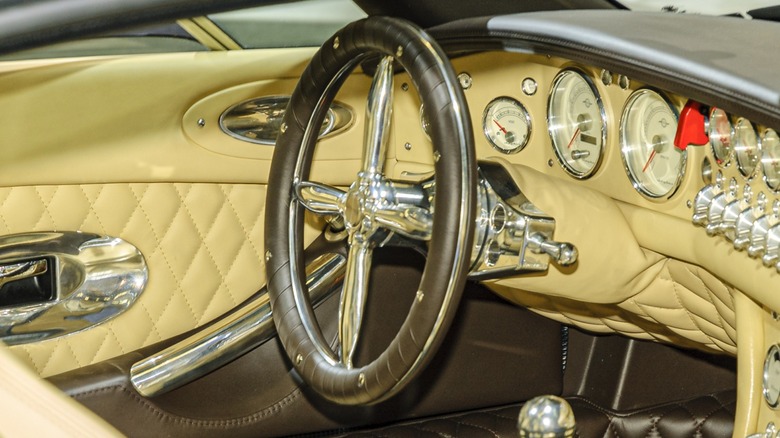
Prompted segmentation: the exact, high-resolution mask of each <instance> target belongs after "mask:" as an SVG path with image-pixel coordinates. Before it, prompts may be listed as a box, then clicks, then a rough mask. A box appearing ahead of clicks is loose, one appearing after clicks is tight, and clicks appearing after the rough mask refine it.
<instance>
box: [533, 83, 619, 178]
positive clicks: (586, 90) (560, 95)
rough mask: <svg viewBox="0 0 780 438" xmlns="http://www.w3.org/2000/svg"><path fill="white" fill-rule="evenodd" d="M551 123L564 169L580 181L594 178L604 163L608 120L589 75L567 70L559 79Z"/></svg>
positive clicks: (552, 100)
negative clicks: (589, 177)
mask: <svg viewBox="0 0 780 438" xmlns="http://www.w3.org/2000/svg"><path fill="white" fill-rule="evenodd" d="M547 123H548V127H549V130H550V138H551V139H552V144H553V148H554V149H555V155H556V156H557V157H558V161H560V163H561V165H562V166H563V168H564V169H565V170H566V171H567V172H569V174H571V175H572V176H574V177H576V178H587V177H588V176H590V175H592V174H593V172H595V171H596V169H597V168H598V165H599V163H600V162H601V156H602V150H603V147H604V142H605V139H606V121H605V116H604V107H603V105H602V103H601V98H600V97H599V95H598V93H597V91H596V88H595V87H594V86H593V84H592V83H591V81H590V80H589V79H588V78H587V77H586V76H584V75H582V74H581V73H579V72H577V71H574V70H564V71H562V72H561V73H560V74H559V75H558V76H557V77H556V78H555V81H554V82H553V87H552V91H551V93H550V102H549V105H548V106H547Z"/></svg>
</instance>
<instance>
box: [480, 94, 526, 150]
mask: <svg viewBox="0 0 780 438" xmlns="http://www.w3.org/2000/svg"><path fill="white" fill-rule="evenodd" d="M482 130H483V132H484V133H485V137H487V139H488V141H489V142H490V144H491V145H492V146H493V147H494V148H495V149H497V150H498V151H500V152H503V153H505V154H515V153H517V152H520V151H521V150H522V149H523V148H524V147H525V145H526V144H528V137H530V135H531V115H530V114H528V111H527V110H526V109H525V107H524V106H523V105H522V104H521V103H520V102H518V101H516V100H515V99H512V98H511V97H499V98H497V99H494V100H493V101H492V102H490V103H489V104H488V105H487V107H486V108H485V113H484V116H483V117H482Z"/></svg>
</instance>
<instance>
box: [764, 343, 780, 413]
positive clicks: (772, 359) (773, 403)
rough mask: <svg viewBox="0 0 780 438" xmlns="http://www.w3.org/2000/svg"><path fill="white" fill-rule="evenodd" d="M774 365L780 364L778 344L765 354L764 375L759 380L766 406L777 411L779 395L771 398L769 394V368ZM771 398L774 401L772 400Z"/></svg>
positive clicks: (779, 347) (779, 346) (779, 401)
mask: <svg viewBox="0 0 780 438" xmlns="http://www.w3.org/2000/svg"><path fill="white" fill-rule="evenodd" d="M775 364H780V345H778V344H774V345H772V346H771V347H769V350H768V351H767V352H766V358H765V359H764V373H763V375H762V379H761V386H762V388H761V389H762V391H761V392H762V393H763V395H764V401H766V404H767V405H769V407H770V408H772V409H777V406H778V405H779V404H780V394H779V395H778V396H777V397H773V395H772V394H770V392H769V391H770V390H769V388H770V385H771V383H770V378H771V377H772V375H771V374H770V371H771V370H770V367H771V366H772V365H775ZM775 374H777V373H775ZM773 398H774V400H772V399H773Z"/></svg>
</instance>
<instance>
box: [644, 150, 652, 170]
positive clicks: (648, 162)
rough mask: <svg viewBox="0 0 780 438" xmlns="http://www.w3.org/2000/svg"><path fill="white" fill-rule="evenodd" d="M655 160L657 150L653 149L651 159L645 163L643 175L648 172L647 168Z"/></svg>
mask: <svg viewBox="0 0 780 438" xmlns="http://www.w3.org/2000/svg"><path fill="white" fill-rule="evenodd" d="M653 158H655V149H653V152H650V157H648V158H647V163H645V167H643V168H642V173H644V172H645V171H646V170H647V167H648V166H650V163H652V162H653Z"/></svg>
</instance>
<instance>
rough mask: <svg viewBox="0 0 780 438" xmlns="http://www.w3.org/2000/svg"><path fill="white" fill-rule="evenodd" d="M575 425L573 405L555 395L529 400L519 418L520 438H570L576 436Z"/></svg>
mask: <svg viewBox="0 0 780 438" xmlns="http://www.w3.org/2000/svg"><path fill="white" fill-rule="evenodd" d="M575 426H576V422H575V420H574V412H573V411H572V409H571V405H569V403H568V402H567V401H566V400H564V399H562V398H560V397H556V396H554V395H542V396H539V397H534V398H532V399H531V400H528V401H527V402H526V403H525V405H523V408H522V409H521V410H520V415H519V416H518V418H517V429H518V432H519V436H520V438H569V437H573V436H574V434H575V430H574V429H575Z"/></svg>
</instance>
